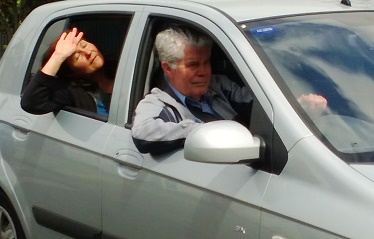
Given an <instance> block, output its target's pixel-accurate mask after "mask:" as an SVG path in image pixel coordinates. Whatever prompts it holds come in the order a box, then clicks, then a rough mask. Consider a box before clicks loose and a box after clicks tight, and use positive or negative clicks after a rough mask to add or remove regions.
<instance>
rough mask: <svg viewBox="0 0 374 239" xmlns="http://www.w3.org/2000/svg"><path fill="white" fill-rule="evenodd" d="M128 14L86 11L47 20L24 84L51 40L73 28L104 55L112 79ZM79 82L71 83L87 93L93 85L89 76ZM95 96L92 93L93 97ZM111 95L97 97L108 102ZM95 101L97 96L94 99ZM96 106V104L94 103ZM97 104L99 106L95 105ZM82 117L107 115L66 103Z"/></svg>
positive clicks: (105, 117)
mask: <svg viewBox="0 0 374 239" xmlns="http://www.w3.org/2000/svg"><path fill="white" fill-rule="evenodd" d="M130 20H131V15H122V14H121V15H120V14H112V15H111V14H105V15H104V14H95V15H92V14H88V15H79V16H72V17H69V18H64V19H58V20H56V21H54V22H52V23H50V24H49V25H48V26H47V27H46V28H45V30H44V34H43V35H42V36H41V37H40V39H39V43H38V45H37V48H36V49H35V50H34V54H33V58H32V60H31V61H30V66H29V70H28V72H27V74H26V78H25V82H24V87H23V89H24V88H25V87H26V85H27V84H28V83H29V81H30V80H32V78H33V76H34V75H35V74H36V73H37V72H38V70H39V69H41V67H42V66H43V61H44V63H45V61H46V59H43V58H45V56H44V55H45V53H46V51H47V49H48V48H49V46H50V45H51V43H53V42H54V41H55V40H56V39H57V37H59V36H60V35H61V33H62V32H64V31H67V30H69V29H72V28H74V27H76V28H77V29H78V30H79V31H82V32H83V33H84V36H83V37H84V39H85V40H87V41H88V42H91V43H93V44H94V45H95V46H96V47H97V49H98V50H99V51H100V52H101V54H102V55H103V58H104V66H103V69H104V73H105V75H106V76H107V77H108V78H110V79H113V81H114V79H115V75H116V70H117V66H118V63H119V57H120V54H121V50H122V47H123V45H124V42H125V38H126V34H127V31H128V28H129V24H130ZM87 78H88V79H85V81H82V82H74V83H73V84H78V85H79V86H80V87H81V86H82V87H83V88H84V90H85V91H87V92H89V93H90V91H91V89H92V88H93V87H97V86H95V85H94V84H92V83H91V82H90V79H89V77H87ZM93 97H94V98H95V96H93ZM110 97H111V94H110V93H108V94H105V95H104V96H101V97H100V100H102V101H105V102H109V103H108V104H110ZM95 101H96V103H97V97H96V98H95ZM98 105H99V103H98ZM98 107H99V106H98ZM64 109H65V110H67V111H71V112H74V113H77V114H81V115H84V116H88V117H92V118H96V119H99V120H103V121H106V120H107V116H102V115H100V114H99V113H92V112H88V111H87V110H84V109H80V108H78V107H70V106H67V107H65V108H64Z"/></svg>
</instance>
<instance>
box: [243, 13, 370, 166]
mask: <svg viewBox="0 0 374 239" xmlns="http://www.w3.org/2000/svg"><path fill="white" fill-rule="evenodd" d="M242 28H243V30H244V32H245V33H246V34H247V36H248V37H249V39H250V41H251V43H252V44H253V46H254V47H255V49H256V50H257V52H258V53H259V55H260V56H261V58H262V60H263V62H264V63H265V64H266V65H267V67H268V69H269V71H270V72H271V73H272V75H273V77H274V79H275V80H276V81H277V84H278V85H279V86H280V88H281V89H282V91H283V92H284V94H285V95H286V96H287V97H288V98H289V101H290V103H291V104H292V105H293V106H294V108H295V110H296V111H297V112H298V113H299V115H300V116H301V117H302V118H303V119H304V121H305V122H306V123H307V124H308V126H309V127H310V128H311V129H312V130H313V131H314V133H315V134H316V135H317V136H318V137H319V138H320V139H321V140H322V141H323V142H324V143H325V144H326V145H327V146H328V147H330V148H332V149H333V150H334V151H335V153H337V154H339V156H341V157H342V158H343V159H345V160H346V161H349V162H360V161H361V162H362V161H365V162H367V161H371V162H372V161H374V107H373V106H374V13H373V12H355V13H352V12H351V13H333V14H321V15H310V16H302V17H291V18H282V19H271V20H265V21H258V22H250V23H245V24H242ZM309 93H312V94H318V95H321V96H323V97H324V98H325V99H326V100H327V102H328V105H327V109H326V110H324V112H323V113H322V115H321V116H320V117H317V118H313V117H311V115H308V114H307V112H306V111H304V110H303V108H302V106H300V105H299V103H298V101H297V98H299V97H300V96H301V95H303V94H309Z"/></svg>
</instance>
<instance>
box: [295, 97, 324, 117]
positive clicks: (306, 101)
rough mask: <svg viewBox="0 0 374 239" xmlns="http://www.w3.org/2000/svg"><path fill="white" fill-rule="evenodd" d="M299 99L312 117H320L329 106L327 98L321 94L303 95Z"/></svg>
mask: <svg viewBox="0 0 374 239" xmlns="http://www.w3.org/2000/svg"><path fill="white" fill-rule="evenodd" d="M297 101H298V102H299V103H300V105H301V107H303V109H304V110H305V111H306V112H307V113H308V115H309V116H310V118H312V119H316V118H318V117H320V116H321V115H322V113H323V112H324V111H325V110H326V108H327V100H326V98H325V97H323V96H321V95H316V94H308V95H302V96H300V97H299V98H298V99H297Z"/></svg>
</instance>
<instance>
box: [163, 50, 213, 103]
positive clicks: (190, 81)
mask: <svg viewBox="0 0 374 239" xmlns="http://www.w3.org/2000/svg"><path fill="white" fill-rule="evenodd" d="M162 67H163V69H164V72H165V73H166V75H167V76H168V78H169V81H170V83H171V84H172V85H173V86H174V87H175V89H177V90H178V91H179V92H181V93H182V94H184V95H186V96H189V97H192V98H194V99H196V100H200V98H201V96H203V95H204V94H205V93H206V92H207V90H208V87H209V83H210V79H211V76H212V70H211V67H210V49H208V48H203V47H194V46H186V47H185V48H184V58H182V59H179V60H177V62H176V67H175V68H171V67H170V65H169V64H168V63H167V62H163V63H162Z"/></svg>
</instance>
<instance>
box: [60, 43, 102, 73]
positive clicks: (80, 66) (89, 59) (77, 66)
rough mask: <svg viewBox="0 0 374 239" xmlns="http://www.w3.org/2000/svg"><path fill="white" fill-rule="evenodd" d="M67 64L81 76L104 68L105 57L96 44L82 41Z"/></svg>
mask: <svg viewBox="0 0 374 239" xmlns="http://www.w3.org/2000/svg"><path fill="white" fill-rule="evenodd" d="M67 63H68V64H69V65H70V67H71V68H72V69H73V70H75V71H77V72H79V73H80V74H90V73H93V72H95V71H97V70H98V69H100V68H101V67H103V65H104V57H103V55H102V54H101V53H100V51H99V50H98V49H97V48H96V46H95V45H94V44H92V43H90V42H88V41H86V40H84V39H82V40H81V41H80V42H79V43H78V45H77V48H76V50H75V52H74V53H73V54H72V55H71V56H70V57H69V58H68V60H67Z"/></svg>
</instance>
